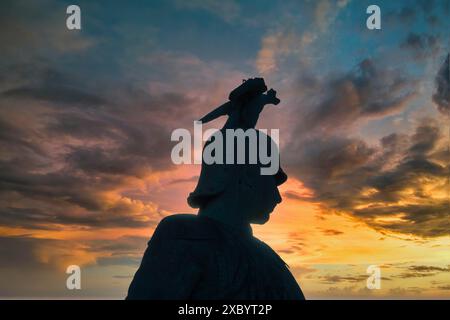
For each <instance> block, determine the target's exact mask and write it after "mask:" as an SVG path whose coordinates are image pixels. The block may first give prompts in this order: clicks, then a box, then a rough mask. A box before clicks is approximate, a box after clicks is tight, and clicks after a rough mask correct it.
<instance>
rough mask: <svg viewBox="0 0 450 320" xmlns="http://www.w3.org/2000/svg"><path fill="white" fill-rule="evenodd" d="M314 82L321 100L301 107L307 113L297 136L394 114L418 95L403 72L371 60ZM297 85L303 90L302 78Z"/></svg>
mask: <svg viewBox="0 0 450 320" xmlns="http://www.w3.org/2000/svg"><path fill="white" fill-rule="evenodd" d="M308 82H310V81H308ZM314 82H315V83H316V84H314V88H317V89H318V90H319V91H320V95H317V98H319V101H318V102H312V103H311V104H308V105H306V106H302V109H306V110H305V111H303V112H304V116H303V117H302V118H303V120H302V121H301V124H299V125H298V126H297V130H298V132H297V133H296V134H297V135H301V134H303V133H304V132H308V131H311V130H314V131H322V132H329V131H335V130H338V129H340V128H342V127H347V126H349V125H352V124H353V123H355V122H356V121H357V120H359V119H364V118H365V119H367V118H372V119H373V118H381V117H384V116H386V115H391V114H395V113H397V112H400V111H401V110H402V109H403V108H405V107H406V105H407V103H408V102H409V101H411V99H412V98H413V97H414V96H415V93H416V83H415V81H413V80H411V79H409V78H408V76H407V75H405V74H403V73H402V72H401V71H400V70H395V69H393V70H392V69H388V68H384V67H382V66H380V62H379V61H374V60H372V59H365V60H363V61H361V62H360V63H359V64H358V66H357V67H356V68H355V70H352V71H351V72H349V73H346V74H343V75H339V76H334V77H328V78H326V80H325V81H320V80H315V81H314ZM298 85H299V89H301V87H302V86H303V81H302V79H300V80H299V84H298ZM314 90H316V89H314Z"/></svg>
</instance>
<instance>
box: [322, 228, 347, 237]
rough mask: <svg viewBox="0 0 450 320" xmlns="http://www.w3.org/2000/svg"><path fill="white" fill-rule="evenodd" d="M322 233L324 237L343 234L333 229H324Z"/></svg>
mask: <svg viewBox="0 0 450 320" xmlns="http://www.w3.org/2000/svg"><path fill="white" fill-rule="evenodd" d="M322 233H323V234H324V235H326V236H338V235H340V234H343V233H344V232H342V231H339V230H334V229H324V230H322Z"/></svg>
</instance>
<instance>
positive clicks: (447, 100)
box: [433, 55, 450, 116]
mask: <svg viewBox="0 0 450 320" xmlns="http://www.w3.org/2000/svg"><path fill="white" fill-rule="evenodd" d="M449 59H450V55H447V58H446V60H445V61H444V63H443V64H442V66H441V68H440V69H439V72H438V73H437V75H436V78H435V80H434V81H435V84H436V92H435V94H434V95H433V101H434V103H435V104H436V105H437V107H438V110H439V111H440V112H441V113H443V114H444V115H447V116H448V115H449V114H450V64H449Z"/></svg>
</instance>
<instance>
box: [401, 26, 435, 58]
mask: <svg viewBox="0 0 450 320" xmlns="http://www.w3.org/2000/svg"><path fill="white" fill-rule="evenodd" d="M401 47H402V48H406V49H409V50H411V52H412V53H413V55H414V57H415V58H416V59H423V58H428V57H435V56H436V55H437V54H438V53H439V51H440V49H441V43H440V39H439V37H438V36H436V35H431V34H417V33H413V32H411V33H409V34H408V36H407V38H406V39H405V40H404V41H403V42H402V44H401Z"/></svg>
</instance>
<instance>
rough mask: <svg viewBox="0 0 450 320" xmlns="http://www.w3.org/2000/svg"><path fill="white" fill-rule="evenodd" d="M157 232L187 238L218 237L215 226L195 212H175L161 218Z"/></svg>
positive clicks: (167, 236) (172, 236)
mask: <svg viewBox="0 0 450 320" xmlns="http://www.w3.org/2000/svg"><path fill="white" fill-rule="evenodd" d="M155 234H158V235H159V236H162V237H164V238H171V239H185V240H189V239H191V240H201V239H204V240H207V239H216V238H217V232H215V229H214V226H213V225H211V224H210V223H208V222H207V221H205V220H204V219H201V218H199V217H198V216H197V215H195V214H174V215H170V216H167V217H165V218H163V219H162V220H161V222H160V223H159V225H158V227H157V228H156V230H155Z"/></svg>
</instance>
